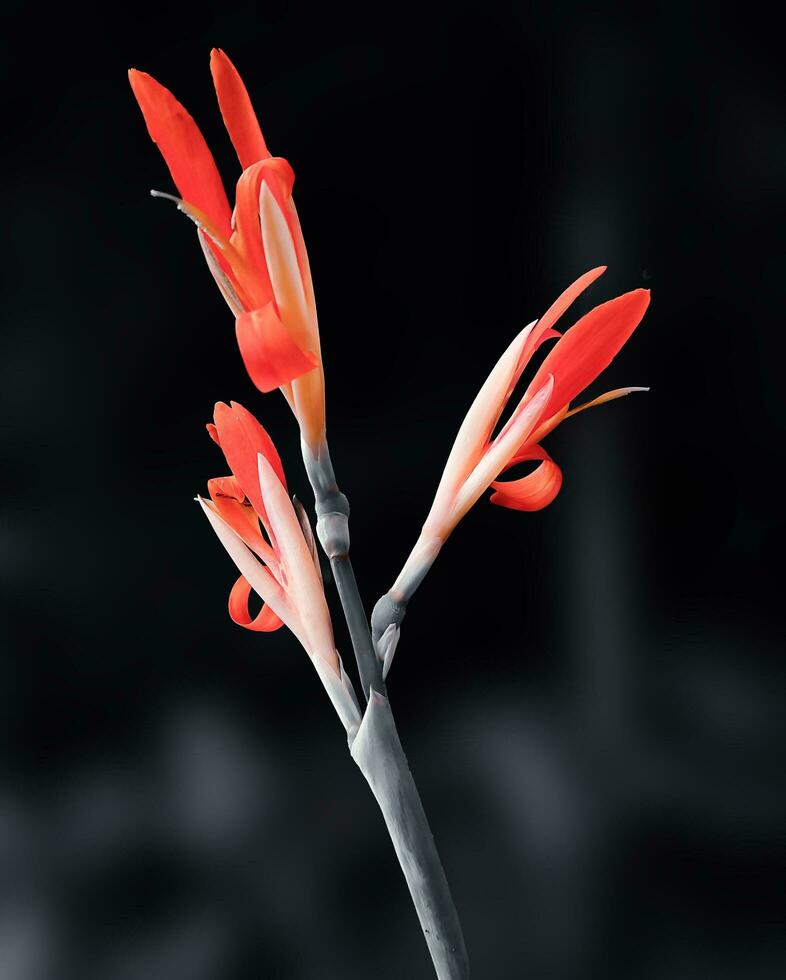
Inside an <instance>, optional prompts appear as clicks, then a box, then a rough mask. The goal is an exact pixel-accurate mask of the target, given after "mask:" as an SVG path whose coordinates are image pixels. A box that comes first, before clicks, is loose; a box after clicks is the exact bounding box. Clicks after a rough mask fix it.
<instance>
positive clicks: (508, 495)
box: [490, 446, 562, 511]
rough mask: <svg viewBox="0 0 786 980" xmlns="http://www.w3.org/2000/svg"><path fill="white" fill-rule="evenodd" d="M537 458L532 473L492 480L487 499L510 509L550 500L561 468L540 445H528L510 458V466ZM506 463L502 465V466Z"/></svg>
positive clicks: (535, 506)
mask: <svg viewBox="0 0 786 980" xmlns="http://www.w3.org/2000/svg"><path fill="white" fill-rule="evenodd" d="M534 459H539V460H540V461H541V462H540V464H539V465H538V466H537V467H536V469H535V470H534V471H533V472H532V473H528V474H527V476H523V477H521V479H519V480H496V481H495V482H494V483H492V484H491V486H492V487H493V489H494V490H495V491H496V492H495V493H493V494H492V495H491V498H490V499H491V503H492V504H497V505H498V506H499V507H509V508H510V509H511V510H526V511H534V510H542V509H543V508H544V507H548V505H549V504H550V503H551V502H552V501H553V500H554V498H555V497H556V496H557V494H558V493H559V492H560V489H561V488H562V470H561V469H560V468H559V466H557V464H556V463H555V462H554V460H553V459H552V458H551V456H549V454H548V453H547V452H546V450H545V449H543V448H542V447H541V446H528V447H527V448H526V449H525V450H523V451H522V452H521V453H518V454H517V455H516V456H515V457H514V459H512V460H511V461H510V466H514V465H515V464H516V463H524V462H528V461H529V460H534ZM507 468H509V467H506V469H507Z"/></svg>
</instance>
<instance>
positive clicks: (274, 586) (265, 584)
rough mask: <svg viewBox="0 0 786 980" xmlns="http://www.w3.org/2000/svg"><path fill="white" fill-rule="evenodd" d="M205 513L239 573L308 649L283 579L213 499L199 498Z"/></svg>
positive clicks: (296, 611) (304, 633) (301, 625)
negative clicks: (261, 559) (250, 547)
mask: <svg viewBox="0 0 786 980" xmlns="http://www.w3.org/2000/svg"><path fill="white" fill-rule="evenodd" d="M196 499H197V501H198V503H199V505H200V507H201V508H202V510H203V511H204V513H205V516H206V517H207V519H208V520H209V521H210V524H211V525H212V527H213V530H214V531H215V532H216V534H217V535H218V539H219V540H220V542H221V544H223V546H224V548H226V550H227V553H228V554H229V556H230V558H231V559H232V560H233V561H234V563H235V565H236V566H237V570H238V571H239V572H240V574H241V575H242V576H243V577H244V578H245V579H246V580H247V581H248V582H249V583H250V584H251V588H252V589H253V590H254V591H255V592H256V594H257V595H258V596H259V597H260V599H262V601H263V602H265V603H267V605H268V606H270V608H271V610H272V611H273V612H274V613H275V614H276V615H277V616H278V617H280V619H282V620H283V621H284V623H286V625H287V626H288V627H289V628H290V629H291V630H292V632H293V633H294V634H295V636H296V637H297V638H298V640H300V642H301V643H302V644H303V646H304V647H306V649H308V637H307V635H306V632H305V630H304V628H303V624H302V622H301V620H300V615H299V613H298V610H297V608H296V607H295V606H294V604H293V603H292V602H291V600H290V598H289V596H288V595H287V593H286V591H285V590H284V588H283V586H282V585H281V583H280V582H279V581H278V580H277V579H276V577H275V576H274V575H273V574H272V572H271V571H270V570H269V569H267V568H265V566H264V565H262V564H261V563H260V562H259V561H257V559H256V558H255V557H254V555H253V554H252V553H251V552H250V551H249V550H248V548H247V547H246V545H245V544H244V542H243V541H242V539H241V538H240V537H239V536H238V535H237V534H236V532H235V531H234V530H233V529H232V528H231V527H230V525H229V524H227V523H226V521H224V520H223V518H222V517H221V515H220V514H219V513H218V512H217V510H216V508H215V506H214V505H213V504H212V502H211V501H208V500H204V499H203V498H202V497H197V498H196Z"/></svg>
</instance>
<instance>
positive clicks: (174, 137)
mask: <svg viewBox="0 0 786 980" xmlns="http://www.w3.org/2000/svg"><path fill="white" fill-rule="evenodd" d="M128 79H129V81H130V82H131V88H132V89H133V92H134V95H135V96H136V100H137V102H138V103H139V108H140V109H141V110H142V115H143V116H144V117H145V122H146V123H147V131H148V132H149V133H150V137H151V139H152V140H153V142H154V143H155V144H156V145H157V146H158V148H159V150H160V151H161V154H162V156H163V157H164V160H165V161H166V164H167V166H168V167H169V172H170V173H171V174H172V179H173V180H174V182H175V184H176V186H177V189H178V191H180V196H181V197H182V198H184V200H186V201H189V202H190V203H191V204H195V205H196V206H197V207H198V208H199V209H200V211H204V213H205V214H206V215H207V216H208V217H209V218H210V220H211V221H212V222H213V223H214V224H215V225H216V226H217V228H218V229H219V231H220V232H221V233H222V235H224V236H225V237H227V238H228V237H229V235H230V232H231V227H230V209H229V201H228V200H227V196H226V192H225V191H224V185H223V184H222V183H221V177H220V175H219V173H218V168H217V167H216V164H215V161H214V160H213V155H212V154H211V152H210V150H209V149H208V146H207V143H206V142H205V140H204V137H203V136H202V134H201V133H200V131H199V128H198V127H197V124H196V123H195V122H194V120H193V119H192V118H191V116H190V115H189V114H188V113H187V112H186V110H185V109H184V108H183V106H182V105H181V104H180V103H179V102H178V101H177V99H176V98H175V97H174V95H172V93H171V92H170V91H168V90H167V89H165V88H164V86H163V85H160V84H159V83H158V82H157V81H156V80H155V79H154V78H153V77H152V76H151V75H148V74H146V73H145V72H142V71H136V70H135V69H133V68H132V69H131V70H130V71H129V73H128Z"/></svg>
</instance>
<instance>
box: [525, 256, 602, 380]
mask: <svg viewBox="0 0 786 980" xmlns="http://www.w3.org/2000/svg"><path fill="white" fill-rule="evenodd" d="M606 268H607V267H606V266H605V265H599V266H598V267H597V268H596V269H590V271H589V272H585V273H584V275H583V276H579V278H578V279H577V280H576V281H575V282H574V283H571V284H570V286H568V288H567V289H566V290H565V291H564V292H562V293H560V295H559V296H558V297H557V298H556V299H555V300H554V302H553V303H552V304H551V306H550V307H549V308H548V309H547V310H546V312H545V313H544V314H543V316H542V317H541V318H540V319H539V320H538V322H537V324H536V326H535V329H534V330H533V331H532V333H531V335H530V339H529V343H528V344H527V346H526V348H525V350H524V351H523V353H522V360H523V361H524V362H525V363H526V362H527V361H529V359H530V357H532V355H533V354H534V353H535V351H536V350H537V349H538V347H540V345H541V344H542V343H543V341H544V340H547V339H548V337H547V336H546V334H547V333H550V335H551V336H552V337H553V336H555V333H553V332H551V329H552V327H553V326H554V324H555V323H556V322H557V320H559V318H560V317H561V316H562V314H563V313H564V312H565V310H567V309H568V307H569V306H571V305H572V304H573V303H574V302H575V301H576V300H577V299H578V298H579V296H581V294H582V293H583V292H584V290H585V289H587V287H588V286H591V285H592V283H593V282H595V280H596V279H597V278H598V277H599V276H602V275H603V273H604V272H605V271H606ZM517 380H518V379H517Z"/></svg>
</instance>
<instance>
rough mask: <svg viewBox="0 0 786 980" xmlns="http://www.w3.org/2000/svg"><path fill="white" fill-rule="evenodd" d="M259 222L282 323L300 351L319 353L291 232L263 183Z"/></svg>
mask: <svg viewBox="0 0 786 980" xmlns="http://www.w3.org/2000/svg"><path fill="white" fill-rule="evenodd" d="M259 221H260V224H261V227H262V242H263V244H264V247H265V261H266V263H267V269H268V273H269V275H270V282H271V285H272V287H273V294H274V296H275V298H276V305H277V306H278V310H279V314H280V316H281V320H282V322H283V323H284V324H285V326H286V328H287V330H288V331H289V333H290V334H291V336H292V339H293V340H294V341H295V343H297V344H298V345H299V346H300V347H301V348H302V349H303V350H307V351H311V352H313V353H314V354H318V353H319V331H318V329H317V324H316V320H315V317H313V316H312V315H311V313H310V311H309V308H308V302H307V298H306V292H305V289H304V286H303V277H302V275H301V272H300V266H299V265H298V260H297V253H296V251H295V245H294V242H293V241H292V233H291V231H290V229H289V225H288V224H287V219H286V217H285V216H284V214H283V212H282V211H281V208H280V207H279V205H278V201H276V198H275V196H274V194H273V192H272V191H271V190H270V188H269V187H268V185H267V181H264V180H263V181H262V183H261V185H260V188H259Z"/></svg>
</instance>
